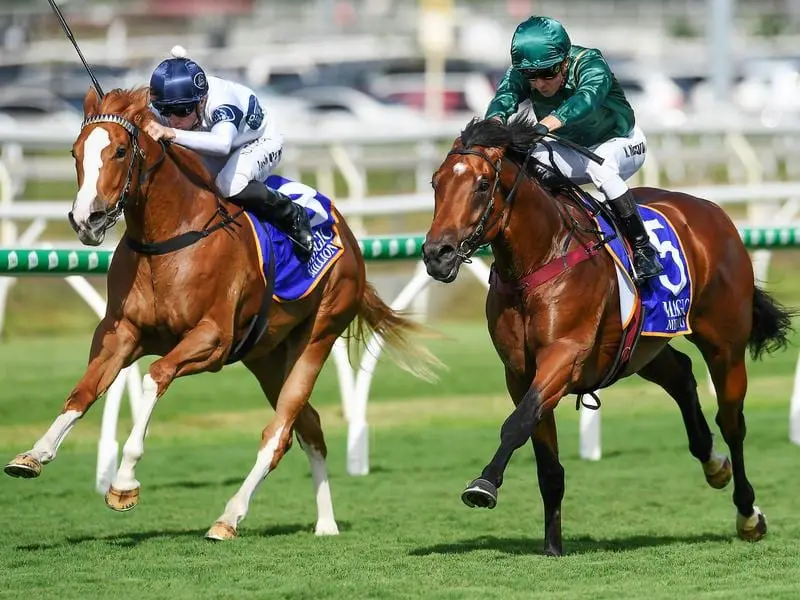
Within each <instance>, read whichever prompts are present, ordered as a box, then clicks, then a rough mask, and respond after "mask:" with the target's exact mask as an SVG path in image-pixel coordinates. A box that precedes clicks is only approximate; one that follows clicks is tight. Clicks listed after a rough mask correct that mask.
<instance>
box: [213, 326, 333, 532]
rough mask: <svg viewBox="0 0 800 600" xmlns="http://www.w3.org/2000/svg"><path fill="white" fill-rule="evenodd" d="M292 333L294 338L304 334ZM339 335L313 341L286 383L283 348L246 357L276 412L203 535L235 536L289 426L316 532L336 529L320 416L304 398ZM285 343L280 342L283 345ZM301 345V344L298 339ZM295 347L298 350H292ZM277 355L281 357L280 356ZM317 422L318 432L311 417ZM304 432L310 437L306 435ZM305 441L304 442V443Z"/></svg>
mask: <svg viewBox="0 0 800 600" xmlns="http://www.w3.org/2000/svg"><path fill="white" fill-rule="evenodd" d="M298 333H301V332H295V335H293V336H292V338H293V340H295V341H296V340H297V339H298V338H301V337H303V336H302V335H297V334H298ZM337 337H338V333H336V334H332V335H327V336H325V337H323V338H322V339H316V340H313V341H312V342H311V343H309V344H308V345H307V346H306V347H305V348H304V349H303V351H302V354H301V355H300V357H299V358H298V359H297V361H296V362H294V364H293V365H292V367H291V370H290V371H289V373H288V375H286V378H285V381H284V374H285V373H286V368H287V365H288V364H290V362H291V361H290V360H288V359H287V358H286V355H285V354H283V353H284V352H285V351H286V349H285V348H282V349H281V350H279V351H277V352H276V353H273V354H271V355H269V356H266V357H263V358H260V359H258V360H251V361H245V365H246V366H247V368H248V369H250V371H252V372H253V374H254V375H255V376H256V378H257V379H258V381H259V383H260V384H261V387H262V389H263V390H264V393H265V394H266V395H267V398H269V400H270V403H272V404H273V406H274V407H275V415H274V417H273V418H272V420H271V421H270V422H269V424H268V425H267V427H266V428H265V429H264V430H263V432H262V433H261V445H260V447H259V451H258V454H257V456H256V462H255V465H253V468H252V469H251V471H250V473H249V474H248V475H247V477H246V478H245V480H244V482H243V483H242V485H241V487H240V488H239V490H238V491H237V492H236V494H234V496H233V497H232V498H231V499H230V500H229V501H228V503H227V504H226V505H225V511H224V512H223V513H222V515H221V516H220V517H219V518H218V519H217V521H216V522H215V523H214V524H213V525H212V526H211V528H210V529H209V530H208V532H207V533H206V538H208V539H210V540H227V539H231V538H233V537H235V536H236V529H237V527H238V525H239V522H240V521H241V520H242V519H243V518H244V517H245V515H246V514H247V511H248V509H249V506H250V501H251V500H252V498H253V495H254V494H255V492H256V490H257V489H258V486H259V485H260V484H261V482H262V481H263V480H264V479H265V478H266V476H267V475H269V473H271V472H272V471H274V470H275V469H276V468H277V466H278V463H279V462H280V460H281V458H283V456H284V454H285V453H286V452H287V451H288V450H289V448H290V447H291V444H292V430H293V428H295V427H297V428H298V433H299V434H300V436H301V439H302V441H301V444H303V445H304V448H305V449H306V453H307V454H308V457H309V461H310V462H311V471H312V475H313V476H314V484H315V487H316V492H317V510H318V519H317V533H318V534H320V535H326V534H334V533H337V532H338V529H337V528H336V521H335V520H334V518H333V505H332V502H331V498H330V488H329V485H328V475H327V469H326V468H325V455H326V453H327V449H326V447H325V443H324V440H323V438H322V431H321V429H320V428H319V421H318V417H316V413H315V412H314V411H313V409H311V408H310V407H309V406H308V405H307V402H308V398H309V397H310V396H311V391H312V389H313V387H314V384H315V383H316V380H317V377H318V375H319V372H320V371H321V369H322V365H323V364H324V363H325V359H326V358H327V357H328V354H329V353H330V350H331V348H332V347H333V343H334V342H335V341H336V338H337ZM286 343H287V342H285V343H284V345H285V344H286ZM299 343H302V342H299ZM295 351H296V350H295ZM279 354H280V355H279ZM315 418H316V419H317V420H316V430H315V429H314V421H315ZM306 436H307V437H308V438H310V439H306ZM304 442H308V444H307V445H306V444H305V443H304Z"/></svg>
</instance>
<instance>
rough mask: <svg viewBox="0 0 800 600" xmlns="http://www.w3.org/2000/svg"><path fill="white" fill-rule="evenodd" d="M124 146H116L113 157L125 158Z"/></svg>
mask: <svg viewBox="0 0 800 600" xmlns="http://www.w3.org/2000/svg"><path fill="white" fill-rule="evenodd" d="M125 152H126V150H125V146H117V151H116V152H115V153H114V158H125Z"/></svg>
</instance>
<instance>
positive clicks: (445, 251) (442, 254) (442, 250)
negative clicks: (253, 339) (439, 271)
mask: <svg viewBox="0 0 800 600" xmlns="http://www.w3.org/2000/svg"><path fill="white" fill-rule="evenodd" d="M455 251H456V249H455V248H454V247H453V246H451V245H450V244H442V245H441V246H439V249H438V251H437V252H436V255H437V257H438V258H449V257H450V256H452V255H453V254H454V253H455Z"/></svg>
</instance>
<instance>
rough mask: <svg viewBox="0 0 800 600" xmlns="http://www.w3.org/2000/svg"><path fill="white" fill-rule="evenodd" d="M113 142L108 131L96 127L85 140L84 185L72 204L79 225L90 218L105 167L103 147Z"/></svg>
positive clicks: (73, 214)
mask: <svg viewBox="0 0 800 600" xmlns="http://www.w3.org/2000/svg"><path fill="white" fill-rule="evenodd" d="M109 144H111V138H110V137H109V136H108V131H106V130H105V129H104V128H102V127H96V128H95V129H94V130H93V131H92V133H90V134H89V135H88V137H87V138H86V141H84V142H83V185H82V186H81V189H79V190H78V195H77V196H76V198H75V203H74V204H73V205H72V218H73V219H75V222H76V223H78V224H79V225H82V224H84V223H86V222H87V221H88V220H89V215H90V214H91V212H92V206H93V205H94V201H95V199H96V198H97V182H98V180H99V179H100V170H101V169H102V168H103V159H102V156H101V154H102V152H103V149H104V148H105V147H106V146H108V145H109Z"/></svg>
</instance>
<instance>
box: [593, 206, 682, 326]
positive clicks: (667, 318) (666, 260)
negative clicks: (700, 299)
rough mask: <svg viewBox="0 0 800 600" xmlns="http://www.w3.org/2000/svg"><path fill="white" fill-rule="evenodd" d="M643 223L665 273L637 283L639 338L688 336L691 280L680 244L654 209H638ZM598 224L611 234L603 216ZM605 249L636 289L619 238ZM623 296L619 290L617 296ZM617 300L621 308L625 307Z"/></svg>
mask: <svg viewBox="0 0 800 600" xmlns="http://www.w3.org/2000/svg"><path fill="white" fill-rule="evenodd" d="M638 209H639V213H640V214H641V215H642V221H643V222H644V226H645V228H646V229H647V233H648V235H649V236H650V242H651V243H652V244H653V246H655V248H656V250H657V251H658V256H659V259H660V260H661V264H662V265H663V266H664V272H663V273H662V274H661V275H660V276H658V277H653V278H651V279H648V280H646V281H644V282H643V283H641V284H640V287H639V296H640V300H641V302H642V307H643V308H644V324H643V326H642V335H650V336H667V337H672V336H676V335H684V334H688V333H691V332H692V330H691V327H690V326H689V311H690V310H691V306H692V291H693V287H694V286H693V285H692V278H691V273H690V272H689V266H688V264H687V262H686V256H685V254H684V251H683V246H682V245H681V241H680V239H679V238H678V236H677V234H676V233H675V228H674V227H673V226H672V224H671V223H670V222H669V220H668V219H667V218H666V217H665V216H664V215H663V214H661V213H660V212H659V211H657V210H656V209H654V208H650V207H649V206H638ZM597 221H598V223H599V225H600V228H601V229H602V230H603V232H604V233H605V234H606V235H611V234H613V233H614V229H613V227H612V226H611V225H610V224H609V223H608V222H607V221H606V219H605V217H603V216H602V215H601V216H598V217H597ZM606 248H607V249H608V251H609V252H610V253H611V255H612V256H613V258H614V260H615V261H616V262H617V264H618V265H619V266H620V267H621V270H622V271H623V272H624V273H625V274H626V276H627V278H628V280H629V282H630V286H629V288H630V289H631V290H634V293H635V289H636V287H635V286H634V285H633V280H632V278H631V272H632V270H631V261H630V257H629V256H628V252H627V251H626V250H625V247H624V246H623V242H622V240H620V238H615V239H613V240H611V241H610V242H608V243H607V244H606ZM624 293H626V292H625V290H623V289H620V294H624ZM624 304H625V302H623V298H620V305H621V306H622V305H624ZM621 317H622V322H623V323H625V322H627V320H628V319H627V318H626V317H628V315H625V314H623V315H621Z"/></svg>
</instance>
